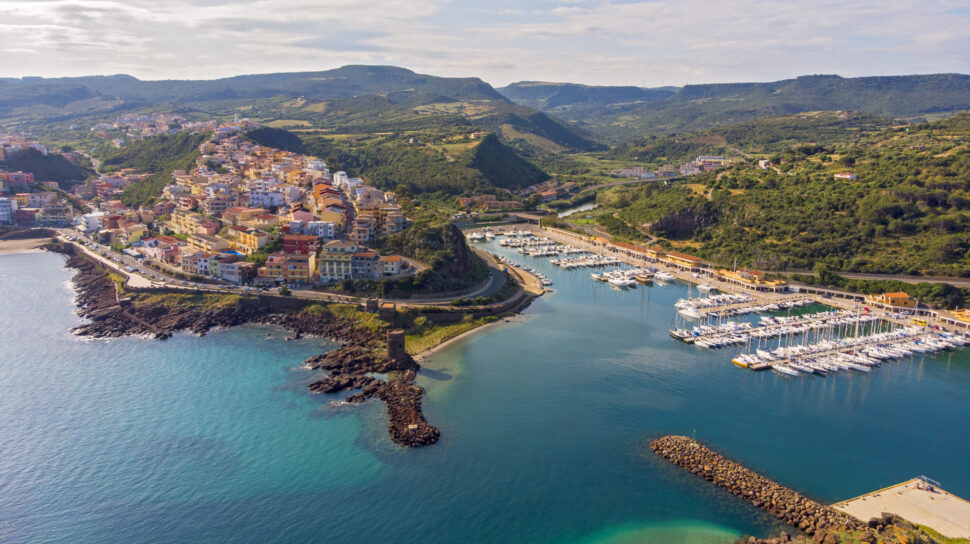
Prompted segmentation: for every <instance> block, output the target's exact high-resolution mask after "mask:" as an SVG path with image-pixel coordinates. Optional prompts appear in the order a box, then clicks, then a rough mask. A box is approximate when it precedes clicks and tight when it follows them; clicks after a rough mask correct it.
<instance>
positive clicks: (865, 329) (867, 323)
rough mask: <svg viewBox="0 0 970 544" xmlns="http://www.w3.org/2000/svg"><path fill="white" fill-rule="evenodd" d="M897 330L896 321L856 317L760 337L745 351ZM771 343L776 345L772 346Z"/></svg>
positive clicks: (749, 344)
mask: <svg viewBox="0 0 970 544" xmlns="http://www.w3.org/2000/svg"><path fill="white" fill-rule="evenodd" d="M856 316H857V317H861V316H862V312H858V313H857V314H856ZM887 326H888V330H887ZM895 330H896V324H895V323H893V322H887V321H885V320H882V319H878V320H863V319H856V320H855V323H850V324H835V323H827V324H826V326H825V327H822V328H819V329H811V330H808V331H806V332H804V333H799V334H787V335H781V336H778V337H775V338H758V339H757V342H750V343H748V346H747V348H746V349H745V353H750V352H752V351H755V352H757V350H760V349H778V348H780V347H791V346H793V345H795V344H799V343H800V344H802V345H804V346H807V345H809V344H817V343H819V342H821V341H823V340H829V341H836V340H838V339H840V338H846V337H860V336H869V335H870V334H875V333H877V332H894V331H895ZM798 336H801V338H797V337H798ZM776 340H777V342H776ZM771 344H774V345H773V346H771Z"/></svg>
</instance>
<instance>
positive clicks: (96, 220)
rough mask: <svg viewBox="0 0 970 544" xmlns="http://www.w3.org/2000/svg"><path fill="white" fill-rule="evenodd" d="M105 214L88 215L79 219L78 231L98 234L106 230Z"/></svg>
mask: <svg viewBox="0 0 970 544" xmlns="http://www.w3.org/2000/svg"><path fill="white" fill-rule="evenodd" d="M106 215H107V214H106V213H104V212H91V213H86V214H84V215H82V216H80V217H78V219H77V229H78V230H80V231H81V232H97V231H99V230H101V229H102V228H104V217H105V216H106Z"/></svg>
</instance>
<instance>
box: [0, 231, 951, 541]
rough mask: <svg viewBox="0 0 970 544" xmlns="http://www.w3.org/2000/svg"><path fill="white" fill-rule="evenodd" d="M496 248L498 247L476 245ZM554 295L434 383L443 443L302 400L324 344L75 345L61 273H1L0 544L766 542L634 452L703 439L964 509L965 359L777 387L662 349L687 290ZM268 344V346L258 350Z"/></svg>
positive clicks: (803, 474) (671, 472) (771, 471)
mask: <svg viewBox="0 0 970 544" xmlns="http://www.w3.org/2000/svg"><path fill="white" fill-rule="evenodd" d="M484 245H487V246H489V247H490V248H491V249H494V250H496V251H500V252H501V251H504V250H500V249H499V248H498V247H497V246H493V245H492V244H484ZM515 257H516V258H517V259H518V260H519V261H520V262H528V263H530V264H532V265H534V266H536V265H537V266H539V267H541V268H542V269H543V270H544V271H545V272H547V273H548V274H549V276H550V277H552V279H553V280H554V281H555V282H556V285H555V287H554V289H555V292H554V293H552V294H550V295H547V296H545V297H543V298H541V299H539V300H538V301H536V302H535V303H534V304H533V305H532V306H531V307H530V308H529V310H528V311H527V312H526V315H524V316H522V317H520V318H517V319H516V320H515V321H514V322H512V323H503V324H500V325H496V326H493V327H491V328H489V329H488V330H487V331H486V332H483V333H480V334H478V335H474V336H471V337H469V338H468V339H465V340H462V341H460V342H458V343H456V344H454V345H452V346H449V347H448V348H446V349H445V350H443V351H442V352H440V353H439V354H437V355H436V356H434V357H433V358H432V359H431V360H430V361H427V362H426V367H427V369H426V370H425V371H424V372H423V373H422V375H421V377H420V381H421V383H422V385H424V386H425V387H427V388H428V389H429V394H428V397H427V398H426V401H425V413H426V415H427V416H428V418H429V420H430V421H431V422H433V423H434V424H435V425H437V426H438V427H439V428H440V429H441V431H442V440H441V442H440V443H439V444H437V445H435V446H433V447H430V448H423V449H416V450H405V449H401V448H398V447H396V446H394V445H393V444H391V443H390V441H389V440H388V439H387V437H386V420H385V418H384V413H383V411H384V409H383V406H382V405H381V404H379V403H369V404H367V405H365V406H363V407H351V408H341V409H335V408H331V407H330V406H329V401H331V400H334V398H332V397H329V396H311V395H309V394H307V392H306V390H305V385H306V384H307V383H308V382H309V381H310V380H311V379H312V378H313V375H312V373H310V372H308V371H306V370H303V369H302V368H300V363H301V362H302V360H303V359H304V358H306V357H307V356H309V355H313V354H316V353H319V352H321V351H322V350H325V349H329V346H328V345H327V344H326V342H324V341H323V340H319V339H306V340H301V341H299V342H284V341H282V337H283V336H284V334H283V333H281V332H279V331H274V330H272V329H261V328H240V329H232V330H225V331H215V332H213V333H210V334H209V335H207V336H205V337H202V338H199V337H196V336H192V335H188V334H180V335H176V336H175V337H174V338H172V339H170V340H168V341H165V342H158V341H154V340H147V339H141V338H124V339H115V340H84V339H79V338H76V337H73V336H72V335H70V334H69V333H68V329H70V328H71V327H72V326H74V325H76V324H77V323H79V318H77V317H76V315H74V313H73V309H72V305H71V304H72V301H71V297H72V294H71V291H70V288H69V284H68V280H69V278H70V275H71V273H70V271H68V270H65V269H64V268H63V260H62V258H61V257H59V256H56V255H50V254H45V253H25V254H14V255H2V256H0V301H2V302H0V304H2V305H3V307H2V311H0V542H3V543H5V544H6V543H21V542H30V543H39V542H44V543H47V542H65V543H67V542H70V543H75V542H77V543H82V542H83V543H87V542H126V543H127V542H173V543H175V542H180V543H181V542H213V543H215V542H253V543H262V542H390V543H396V542H401V543H410V542H462V543H473V542H474V543H477V542H489V543H491V542H494V543H498V542H503V543H505V542H536V543H547V542H548V543H552V542H566V543H600V542H609V543H654V542H656V543H661V542H662V543H669V542H673V543H708V542H730V541H731V540H732V539H733V538H735V537H737V536H738V535H740V534H766V533H768V532H770V531H772V530H775V529H777V526H775V525H774V524H773V522H772V520H771V519H769V518H768V517H766V516H765V515H763V514H762V513H761V512H760V511H758V510H757V509H755V508H753V507H751V506H749V505H747V504H746V503H744V502H742V501H739V500H737V499H735V498H734V497H731V496H726V495H725V494H724V493H722V492H720V491H719V490H717V489H713V488H712V487H711V486H710V485H709V484H706V483H705V482H700V481H697V480H696V478H695V477H693V476H691V475H688V474H686V473H684V472H683V471H682V470H681V469H679V468H676V467H673V466H670V465H668V464H667V463H666V462H663V461H660V460H658V459H656V458H655V457H654V456H653V455H652V454H648V455H644V446H645V443H646V441H647V440H648V439H649V438H650V437H651V436H656V435H659V434H665V433H681V434H690V433H692V432H695V430H696V433H697V437H698V439H700V440H703V441H705V442H707V443H708V444H710V445H712V446H713V447H715V448H717V449H719V450H720V451H722V452H723V453H725V454H727V455H730V456H732V457H734V458H736V459H738V460H740V461H742V462H744V463H745V464H747V465H749V466H751V467H752V468H754V469H756V470H759V471H762V472H764V473H765V474H767V475H769V476H771V477H773V478H775V479H777V480H778V481H780V482H782V483H785V484H786V485H789V486H791V487H794V488H796V489H799V490H801V491H804V492H805V493H808V494H809V495H811V496H813V497H815V498H818V499H820V500H824V501H835V500H838V499H843V498H847V497H850V496H854V495H857V494H860V493H863V492H866V491H869V490H872V489H875V488H878V487H882V486H885V485H887V484H890V483H895V482H898V481H901V480H904V479H907V478H910V477H912V476H915V475H919V474H926V475H928V476H930V477H932V478H935V479H937V480H939V481H940V482H942V484H943V486H944V487H945V488H947V489H948V490H950V491H952V492H954V493H956V494H958V495H962V496H965V497H967V496H970V477H968V471H967V470H966V464H965V459H966V452H967V451H970V433H967V432H966V418H967V415H968V414H970V358H968V353H967V352H956V353H947V354H944V355H942V356H941V357H938V358H929V357H927V358H923V359H918V360H910V361H904V362H900V363H892V364H888V365H884V366H883V367H881V368H879V369H878V370H877V371H874V372H873V373H872V374H871V375H859V374H853V373H840V375H838V376H833V377H828V378H812V377H805V378H785V377H782V376H777V375H774V374H772V373H752V372H749V371H746V370H742V369H738V368H736V367H734V366H733V365H731V364H730V362H729V358H730V353H731V352H725V351H715V352H707V351H703V350H701V349H699V348H694V347H691V346H687V345H684V344H680V343H677V342H674V341H673V340H671V339H670V338H669V337H668V336H667V329H668V328H669V326H670V323H671V320H672V316H673V310H672V305H673V302H674V301H675V300H676V299H677V298H678V297H680V296H683V295H684V293H685V291H686V288H685V287H683V286H677V285H668V286H666V287H656V288H640V289H636V290H631V291H626V292H616V291H613V290H612V289H611V288H610V287H608V286H607V285H604V284H599V283H594V282H593V281H592V280H591V279H590V278H589V273H588V272H581V271H577V272H563V271H560V270H558V269H556V268H555V267H552V266H551V265H549V264H548V263H547V262H546V259H530V258H529V257H523V256H520V255H518V254H515ZM267 333H269V334H271V335H272V336H273V338H267Z"/></svg>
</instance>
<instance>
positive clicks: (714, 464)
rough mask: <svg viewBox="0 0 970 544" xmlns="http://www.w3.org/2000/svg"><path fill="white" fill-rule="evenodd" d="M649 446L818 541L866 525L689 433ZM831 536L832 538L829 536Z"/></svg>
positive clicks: (833, 538)
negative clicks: (730, 457)
mask: <svg viewBox="0 0 970 544" xmlns="http://www.w3.org/2000/svg"><path fill="white" fill-rule="evenodd" d="M650 448H651V449H652V450H653V451H654V453H656V454H657V455H659V456H660V457H663V458H664V459H666V460H668V461H670V462H671V463H674V464H675V465H677V466H679V467H681V468H683V469H684V470H686V471H688V472H691V473H693V474H696V475H697V476H699V477H701V478H703V479H705V480H707V481H709V482H711V483H713V484H715V485H717V486H718V487H721V488H723V489H725V490H727V491H728V492H730V493H732V494H734V495H736V496H738V497H740V498H742V499H744V500H746V501H748V502H749V503H751V504H753V505H755V506H757V507H758V508H761V509H762V510H764V511H765V512H767V513H769V514H771V515H772V516H774V517H775V518H778V519H779V520H781V521H783V522H785V523H787V524H789V525H791V526H792V527H797V528H798V529H800V530H802V531H804V532H805V533H806V534H808V535H814V536H815V538H814V540H815V541H817V542H822V541H825V542H829V541H834V542H838V540H837V539H836V538H835V533H838V532H840V531H847V530H860V529H863V528H864V524H863V523H862V522H860V521H859V520H857V519H855V518H852V517H850V516H847V515H846V514H843V513H841V512H839V511H837V510H835V509H834V508H832V507H830V506H825V505H823V504H820V503H818V502H816V501H814V500H812V499H809V498H807V497H805V496H803V495H801V494H800V493H798V492H796V491H794V490H792V489H789V488H787V487H785V486H783V485H781V484H779V483H777V482H775V481H773V480H771V479H768V478H765V477H764V476H762V475H760V474H758V473H757V472H754V471H753V470H750V469H748V468H746V467H744V466H742V465H740V464H738V463H736V462H734V461H731V460H730V459H727V458H726V457H724V456H722V455H721V454H719V453H717V452H716V451H714V450H712V449H710V448H708V447H707V446H704V445H703V444H700V443H698V442H695V441H693V440H691V439H690V438H688V437H686V436H664V437H661V438H658V439H656V440H654V441H652V442H651V443H650ZM829 535H831V538H826V537H828V536H829Z"/></svg>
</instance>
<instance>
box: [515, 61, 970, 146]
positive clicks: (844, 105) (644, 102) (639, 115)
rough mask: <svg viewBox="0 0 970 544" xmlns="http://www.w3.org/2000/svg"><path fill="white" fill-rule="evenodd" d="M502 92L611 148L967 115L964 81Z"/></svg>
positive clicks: (968, 82)
mask: <svg viewBox="0 0 970 544" xmlns="http://www.w3.org/2000/svg"><path fill="white" fill-rule="evenodd" d="M500 92H502V93H503V94H504V95H505V96H507V97H508V98H510V99H511V100H513V101H514V102H516V103H518V104H522V105H529V106H531V107H535V108H538V109H541V110H542V111H545V112H549V113H554V114H555V115H557V116H559V117H561V118H562V119H565V120H567V121H569V122H572V123H574V124H576V125H577V126H580V127H583V128H586V129H588V130H590V131H592V132H595V133H597V134H599V135H600V136H602V137H605V138H609V139H612V140H614V141H619V140H625V139H629V138H631V137H636V136H644V135H662V134H670V133H681V132H686V131H698V130H704V129H707V128H710V127H714V126H720V125H727V124H731V123H738V122H741V121H745V120H749V119H754V118H759V117H770V116H779V115H791V114H797V113H802V112H811V111H819V110H849V111H859V112H864V113H869V114H873V115H879V116H883V117H890V118H913V117H922V116H927V115H930V116H941V115H947V114H952V113H956V112H959V111H962V110H967V109H970V76H968V75H962V74H932V75H912V76H884V77H860V78H843V77H840V76H836V75H813V76H802V77H798V78H795V79H786V80H782V81H775V82H770V83H728V84H708V85H687V86H684V87H681V88H679V89H676V90H675V89H672V88H663V89H639V88H636V87H585V86H582V85H571V84H549V83H530V82H525V83H515V84H512V85H509V86H508V87H504V88H502V89H500Z"/></svg>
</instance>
